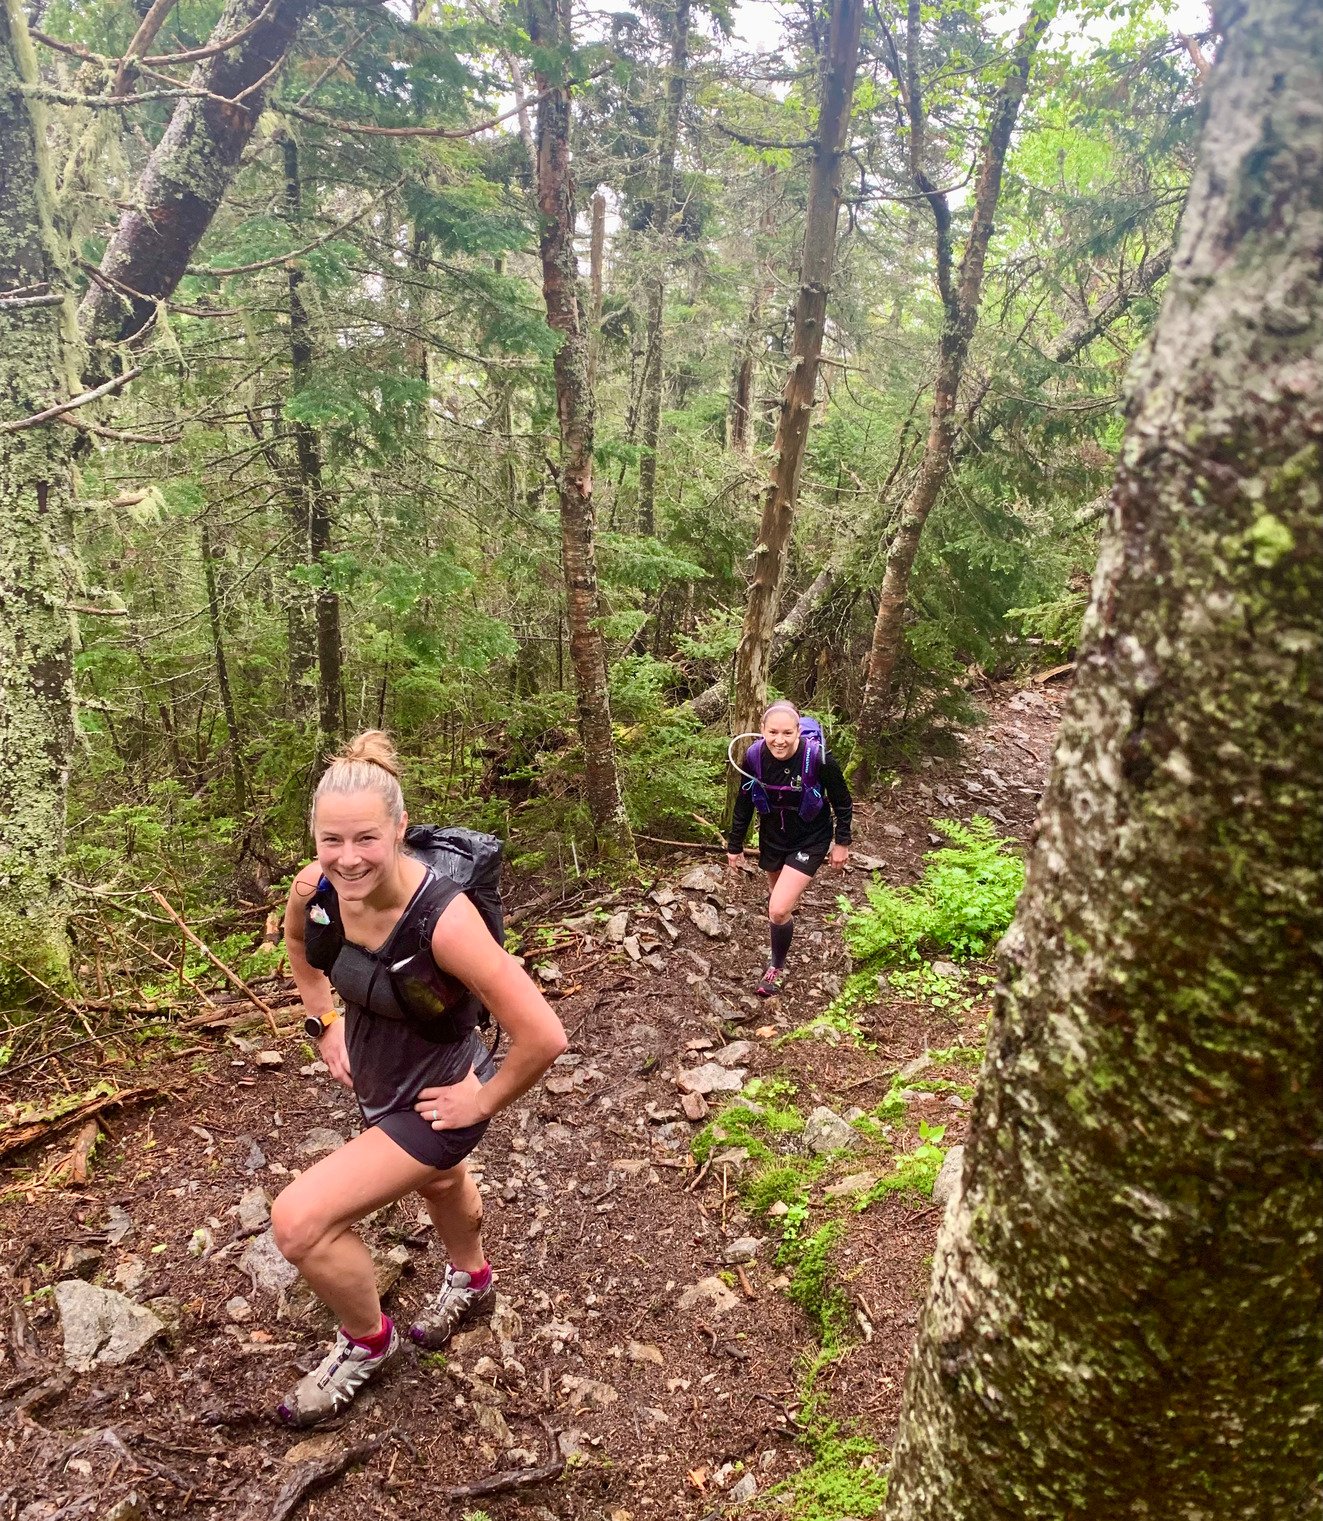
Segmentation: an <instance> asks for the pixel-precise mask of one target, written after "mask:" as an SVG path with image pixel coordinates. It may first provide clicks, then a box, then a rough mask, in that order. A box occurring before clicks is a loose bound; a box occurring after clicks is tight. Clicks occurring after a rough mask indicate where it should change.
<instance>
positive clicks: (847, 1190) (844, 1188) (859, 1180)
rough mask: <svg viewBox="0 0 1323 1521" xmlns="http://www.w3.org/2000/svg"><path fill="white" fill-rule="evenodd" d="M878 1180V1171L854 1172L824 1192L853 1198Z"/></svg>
mask: <svg viewBox="0 0 1323 1521" xmlns="http://www.w3.org/2000/svg"><path fill="white" fill-rule="evenodd" d="M876 1182H877V1174H876V1173H873V1172H852V1173H851V1174H850V1176H849V1177H848V1178H842V1179H841V1180H840V1182H839V1183H833V1184H831V1185H830V1186H829V1187H828V1188H826V1189H824V1190H823V1192H824V1193H825V1194H826V1196H827V1198H829V1199H852V1198H854V1196H855V1195H856V1194H865V1193H867V1192H868V1190H869V1189H870V1188H872V1186H873V1184H874V1183H876ZM778 1202H780V1201H778Z"/></svg>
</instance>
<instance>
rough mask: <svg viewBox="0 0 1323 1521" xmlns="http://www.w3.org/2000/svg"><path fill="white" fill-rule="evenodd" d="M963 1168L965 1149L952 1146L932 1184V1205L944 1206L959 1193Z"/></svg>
mask: <svg viewBox="0 0 1323 1521" xmlns="http://www.w3.org/2000/svg"><path fill="white" fill-rule="evenodd" d="M964 1168H965V1148H964V1147H963V1146H953V1147H952V1148H951V1149H950V1151H948V1152H947V1154H946V1160H945V1161H944V1162H943V1163H942V1170H941V1172H939V1173H938V1174H937V1181H936V1182H935V1183H934V1184H933V1203H934V1204H945V1203H946V1202H947V1200H948V1199H950V1198H952V1197H953V1196H954V1195H956V1194H958V1193H959V1192H960V1183H961V1175H962V1174H963V1172H964Z"/></svg>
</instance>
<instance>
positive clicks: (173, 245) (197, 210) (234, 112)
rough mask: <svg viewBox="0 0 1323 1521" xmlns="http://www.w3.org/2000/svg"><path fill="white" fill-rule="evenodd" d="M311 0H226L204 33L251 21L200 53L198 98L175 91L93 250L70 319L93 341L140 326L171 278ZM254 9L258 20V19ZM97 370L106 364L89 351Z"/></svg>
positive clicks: (225, 184) (221, 188) (219, 33)
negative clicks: (95, 264)
mask: <svg viewBox="0 0 1323 1521" xmlns="http://www.w3.org/2000/svg"><path fill="white" fill-rule="evenodd" d="M315 3H316V0H230V3H229V4H228V5H226V7H225V9H224V10H223V11H222V12H221V15H220V19H219V20H218V21H217V23H216V27H215V30H214V31H213V33H212V36H213V38H214V40H216V41H221V40H223V39H225V38H227V37H233V36H234V35H235V34H236V33H238V32H239V31H240V30H241V29H242V28H244V27H246V26H248V25H250V24H253V23H255V24H253V29H252V31H251V32H249V33H248V35H247V36H246V37H245V38H244V40H243V41H242V42H241V43H239V44H238V45H237V46H236V47H233V48H229V49H227V50H226V51H225V52H223V53H218V54H216V55H215V57H213V58H206V59H203V60H202V61H201V62H200V63H199V64H198V65H197V66H196V68H195V69H194V70H193V75H192V78H191V79H190V81H189V84H190V86H191V87H192V88H193V89H198V90H206V91H207V92H208V94H207V96H206V97H204V98H197V99H190V100H181V101H180V102H179V104H178V106H177V107H176V108H175V113H174V115H173V116H172V117H171V118H170V125H169V126H168V127H167V128H166V130H165V134H164V136H163V137H162V138H161V140H160V142H159V143H157V145H156V147H155V149H154V150H153V152H152V156H151V158H150V159H149V160H148V163H147V167H146V169H145V170H144V171H143V175H142V179H141V180H140V182H139V183H138V185H137V186H136V187H135V188H134V191H133V194H132V195H131V196H129V197H128V198H127V199H128V200H129V201H130V202H131V203H132V208H133V209H132V210H129V211H126V212H124V214H123V215H122V216H121V217H120V221H119V226H118V227H117V228H116V229H115V233H114V236H113V237H112V238H111V240H110V242H109V244H108V245H107V246H106V251H105V253H104V254H103V255H102V258H101V268H100V275H101V280H100V281H99V282H93V284H91V285H90V286H89V287H88V290H87V294H86V296H84V297H83V303H82V307H81V309H80V311H79V320H80V321H81V323H82V327H83V332H84V333H85V334H86V335H87V337H88V339H89V341H90V342H92V343H93V344H94V345H100V344H104V343H115V342H118V341H120V340H121V339H125V338H129V337H131V336H132V335H133V334H135V333H139V332H141V331H143V329H145V328H146V327H147V325H148V324H149V323H150V322H151V320H152V317H153V315H154V313H155V310H156V303H157V301H158V300H159V299H160V298H161V297H163V296H168V295H170V294H171V292H172V291H173V290H174V289H175V287H176V286H177V285H178V284H179V282H180V280H181V279H182V278H183V276H184V273H185V271H186V269H187V267H188V262H189V260H190V259H191V258H192V257H193V254H194V251H195V250H196V248H197V246H198V244H199V243H200V242H201V241H202V235H203V234H204V233H205V232H206V230H207V228H208V227H209V226H210V225H211V219H212V217H214V216H215V214H216V210H217V208H218V207H219V205H220V203H221V198H222V197H223V196H224V194H225V192H226V190H228V189H229V185H230V180H231V178H232V177H233V175H234V171H235V169H236V168H237V167H238V163H239V158H240V156H241V155H242V153H243V150H244V149H245V148H246V147H247V146H248V143H249V140H250V139H251V138H252V135H253V129H254V128H255V127H256V126H257V121H258V118H259V117H260V116H261V114H262V111H263V108H264V106H265V102H266V90H267V87H268V82H269V77H270V76H272V75H273V74H274V72H275V70H276V68H277V66H278V64H279V63H280V60H281V59H282V58H283V57H284V56H285V54H286V53H287V52H288V51H289V48H290V45H291V43H292V42H293V41H294V36H295V33H296V32H297V31H298V28H299V26H300V24H301V23H302V21H303V19H304V17H305V16H306V15H307V14H308V12H309V11H310V10H311V9H312V7H313V5H314V4H315ZM259 18H260V19H259ZM92 363H93V367H94V369H95V370H96V371H97V372H98V373H100V372H101V371H104V370H107V369H108V368H109V366H108V364H107V362H106V359H105V358H104V357H100V358H99V357H97V356H96V355H95V354H94V356H93V361H92Z"/></svg>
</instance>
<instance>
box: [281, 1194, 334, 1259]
mask: <svg viewBox="0 0 1323 1521" xmlns="http://www.w3.org/2000/svg"><path fill="white" fill-rule="evenodd" d="M329 1227H330V1221H329V1220H328V1219H327V1218H326V1216H325V1214H324V1213H323V1212H322V1211H321V1210H319V1209H318V1208H317V1207H316V1205H315V1203H314V1201H313V1200H311V1199H309V1198H307V1197H306V1195H305V1193H304V1191H303V1190H301V1189H299V1188H298V1187H297V1185H291V1186H290V1187H289V1188H287V1189H285V1190H284V1192H283V1193H280V1194H278V1195H277V1196H276V1201H275V1203H274V1204H272V1206H271V1234H272V1235H273V1236H274V1237H275V1242H276V1246H277V1247H278V1248H279V1250H280V1255H281V1256H282V1257H283V1258H284V1259H285V1260H286V1261H287V1262H293V1263H299V1262H302V1261H303V1259H304V1258H305V1257H306V1256H307V1255H308V1253H309V1252H311V1251H312V1250H313V1249H314V1248H315V1247H316V1246H317V1244H318V1243H319V1242H320V1241H321V1240H322V1239H323V1238H324V1237H325V1235H326V1234H327V1231H328V1229H329Z"/></svg>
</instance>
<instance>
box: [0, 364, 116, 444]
mask: <svg viewBox="0 0 1323 1521" xmlns="http://www.w3.org/2000/svg"><path fill="white" fill-rule="evenodd" d="M141 374H142V366H141V365H138V366H137V367H136V368H134V369H132V370H125V371H124V373H123V374H122V375H115V376H113V377H112V378H111V379H110V380H107V381H106V382H105V383H104V384H103V385H99V386H94V387H93V388H92V390H90V391H84V392H83V394H82V395H81V396H73V397H70V399H69V400H68V401H61V402H57V403H56V405H55V406H53V407H47V408H46V410H45V411H44V412H34V413H33V414H32V416H31V417H15V418H12V419H11V420H10V421H9V422H4V423H0V434H3V433H22V432H23V431H24V429H26V428H36V427H40V425H41V424H42V423H45V422H50V421H52V419H54V418H56V417H62V416H63V415H64V414H65V413H66V412H72V411H73V410H74V408H75V407H85V406H86V405H87V404H88V402H91V401H99V400H100V399H101V397H103V396H109V395H110V393H111V392H112V391H118V390H119V389H120V387H121V386H126V385H128V383H129V381H131V380H135V379H137V377H138V376H139V375H141Z"/></svg>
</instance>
